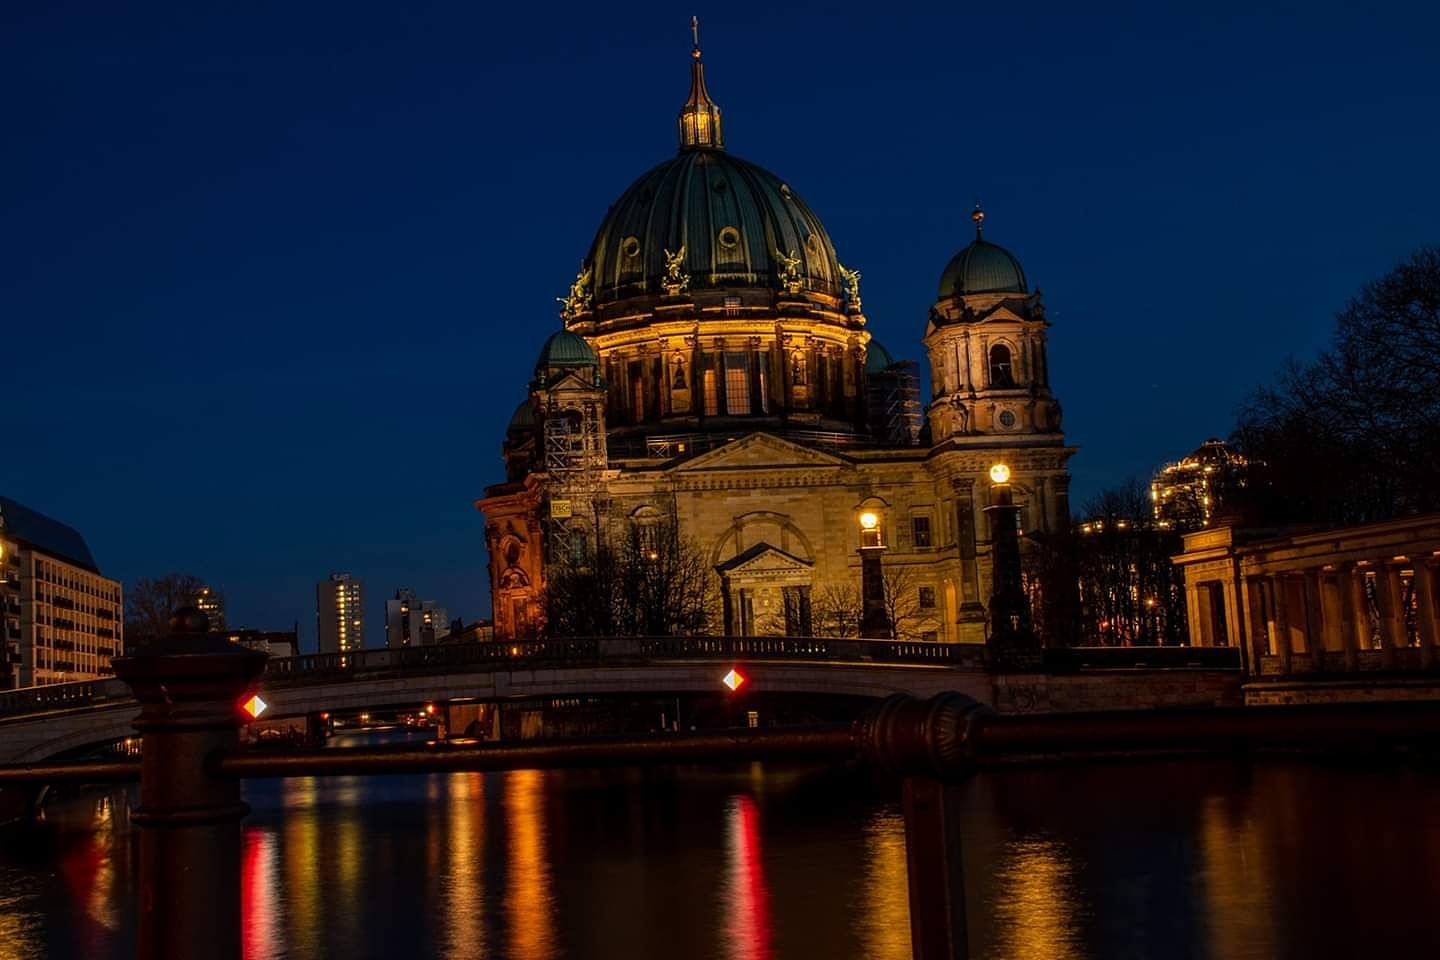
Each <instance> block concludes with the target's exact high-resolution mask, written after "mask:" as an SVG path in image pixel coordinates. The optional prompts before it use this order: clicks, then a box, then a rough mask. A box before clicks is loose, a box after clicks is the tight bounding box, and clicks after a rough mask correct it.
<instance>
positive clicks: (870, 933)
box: [856, 810, 910, 960]
mask: <svg viewBox="0 0 1440 960" xmlns="http://www.w3.org/2000/svg"><path fill="white" fill-rule="evenodd" d="M864 860H865V888H864V897H863V899H862V901H861V904H860V911H859V914H858V916H857V917H856V922H857V926H858V927H859V931H858V932H859V935H860V943H861V945H862V947H863V948H864V949H863V954H864V956H865V957H866V958H868V960H909V958H910V890H909V887H908V886H907V884H908V883H909V878H908V877H907V875H906V869H905V868H906V863H905V821H904V819H903V818H902V817H901V816H900V814H898V813H896V812H895V811H893V810H885V811H879V812H877V813H876V814H875V815H874V816H873V817H871V818H870V820H869V821H868V822H866V824H865V851H864Z"/></svg>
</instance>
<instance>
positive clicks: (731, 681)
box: [720, 667, 745, 693]
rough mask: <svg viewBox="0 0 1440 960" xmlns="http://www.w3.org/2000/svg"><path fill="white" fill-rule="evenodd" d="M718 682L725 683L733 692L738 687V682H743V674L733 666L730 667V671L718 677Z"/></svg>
mask: <svg viewBox="0 0 1440 960" xmlns="http://www.w3.org/2000/svg"><path fill="white" fill-rule="evenodd" d="M720 682H721V683H723V684H725V686H727V687H729V688H730V692H732V693H733V692H735V691H736V690H739V689H740V684H742V683H744V682H745V674H743V673H741V672H740V671H739V670H736V669H735V668H734V667H731V668H730V672H729V673H727V674H725V676H723V677H721V678H720Z"/></svg>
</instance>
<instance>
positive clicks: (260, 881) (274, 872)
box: [240, 830, 285, 960]
mask: <svg viewBox="0 0 1440 960" xmlns="http://www.w3.org/2000/svg"><path fill="white" fill-rule="evenodd" d="M275 846H276V842H275V834H273V833H271V832H270V831H268V830H247V831H245V840H244V847H243V848H242V850H241V854H240V938H241V947H242V949H243V956H244V957H245V960H270V958H271V957H275V956H280V955H281V954H280V953H279V952H278V948H279V945H280V943H281V940H280V938H279V936H278V935H277V934H278V933H279V931H280V928H281V927H282V926H283V925H284V919H285V918H284V916H283V915H281V909H282V908H281V904H280V899H279V897H278V896H277V895H276V892H277V890H278V889H279V884H280V871H279V869H278V866H277V864H276V862H275V861H276V857H277V852H276V849H275Z"/></svg>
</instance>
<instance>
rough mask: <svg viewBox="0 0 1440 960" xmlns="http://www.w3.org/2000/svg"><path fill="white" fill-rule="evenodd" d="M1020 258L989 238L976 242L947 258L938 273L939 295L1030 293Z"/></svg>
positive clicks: (978, 239)
mask: <svg viewBox="0 0 1440 960" xmlns="http://www.w3.org/2000/svg"><path fill="white" fill-rule="evenodd" d="M1029 292H1030V289H1029V287H1027V286H1026V285H1025V271H1024V270H1023V269H1022V268H1021V266H1020V261H1019V260H1016V259H1015V257H1014V255H1013V254H1011V253H1010V251H1009V250H1006V249H1005V248H1004V247H1001V246H998V245H996V244H993V243H991V242H989V241H988V240H981V239H980V238H979V237H976V238H975V242H974V243H972V244H970V245H969V246H968V247H966V248H965V249H963V250H961V251H960V252H959V253H957V254H955V256H954V257H953V258H952V259H951V260H950V263H949V264H948V265H947V266H946V267H945V272H944V273H943V274H941V275H940V297H941V299H944V298H946V297H953V296H957V295H963V294H970V293H1029Z"/></svg>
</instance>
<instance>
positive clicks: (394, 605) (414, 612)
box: [385, 588, 450, 647]
mask: <svg viewBox="0 0 1440 960" xmlns="http://www.w3.org/2000/svg"><path fill="white" fill-rule="evenodd" d="M449 632H450V617H449V614H447V613H446V612H445V608H444V607H441V606H437V605H436V603H435V601H434V600H417V599H416V598H415V591H414V590H409V589H405V588H401V589H400V590H397V591H395V599H393V600H386V601H385V646H387V647H418V646H428V645H429V644H432V643H434V642H435V641H436V640H438V639H440V638H441V637H443V636H445V635H446V634H448V633H449Z"/></svg>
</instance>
